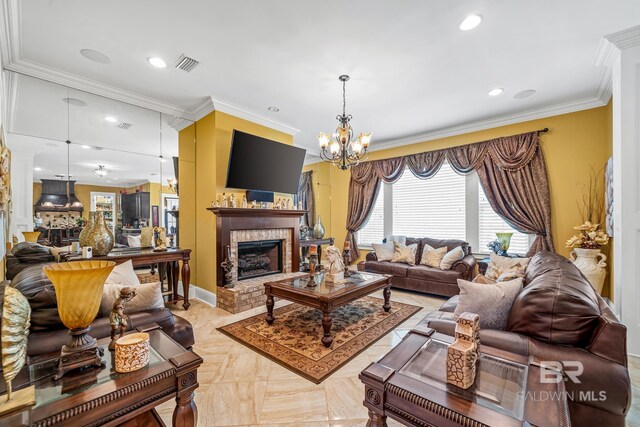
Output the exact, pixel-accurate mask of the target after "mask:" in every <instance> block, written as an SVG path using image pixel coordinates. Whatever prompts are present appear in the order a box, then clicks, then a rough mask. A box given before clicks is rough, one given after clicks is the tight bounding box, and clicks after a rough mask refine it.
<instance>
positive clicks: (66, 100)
mask: <svg viewBox="0 0 640 427" xmlns="http://www.w3.org/2000/svg"><path fill="white" fill-rule="evenodd" d="M62 102H64V103H66V104H70V105H75V106H76V107H86V106H87V103H86V102H84V101H83V100H82V99H78V98H62Z"/></svg>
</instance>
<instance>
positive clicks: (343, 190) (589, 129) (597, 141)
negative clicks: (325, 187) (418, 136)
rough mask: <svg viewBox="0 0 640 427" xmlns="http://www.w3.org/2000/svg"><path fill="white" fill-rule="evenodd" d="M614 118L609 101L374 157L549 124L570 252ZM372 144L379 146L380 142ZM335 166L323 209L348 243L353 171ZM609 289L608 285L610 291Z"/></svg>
mask: <svg viewBox="0 0 640 427" xmlns="http://www.w3.org/2000/svg"><path fill="white" fill-rule="evenodd" d="M611 120H612V119H611V104H609V105H607V106H605V107H600V108H594V109H590V110H585V111H579V112H576V113H570V114H563V115H560V116H554V117H547V118H544V119H539V120H532V121H528V122H523V123H517V124H513V125H507V126H501V127H498V128H493V129H487V130H482V131H478V132H472V133H467V134H464V135H457V136H452V137H448V138H440V139H436V140H432V141H426V142H421V143H417V144H412V145H405V146H402V147H396V148H390V149H385V150H380V151H374V152H372V153H371V154H370V156H369V160H377V159H383V158H390V157H397V156H404V155H408V154H414V153H419V152H423V151H430V150H437V149H442V148H449V147H454V146H457V145H463V144H470V143H474V142H479V141H485V140H488V139H492V138H496V137H499V136H507V135H514V134H518V133H523V132H528V131H533V130H536V129H542V128H545V127H548V128H549V129H550V131H549V132H548V133H543V134H541V141H542V147H543V150H544V154H545V159H546V162H547V170H548V174H549V181H550V190H551V210H552V230H553V239H554V245H555V249H556V251H557V252H559V253H560V254H562V255H564V256H568V255H569V249H568V248H566V247H565V241H566V240H567V239H568V238H569V237H571V236H572V235H573V232H574V230H573V227H574V226H575V225H577V224H578V223H581V222H582V218H580V215H579V212H578V209H577V205H576V202H577V201H578V200H580V198H581V194H582V193H581V192H582V188H583V187H582V186H583V184H585V183H587V182H588V180H589V173H590V170H591V167H592V166H593V167H594V168H595V169H596V170H598V169H600V168H602V167H604V164H605V163H606V161H607V159H608V158H609V157H610V156H611V153H612V133H611V129H612V128H611ZM372 146H373V148H375V140H374V141H373V142H372ZM310 168H313V169H314V170H316V169H317V168H320V170H323V166H318V165H308V166H307V167H306V169H307V170H308V169H310ZM329 169H330V172H329V184H330V186H331V191H330V197H326V196H323V197H321V198H320V201H319V203H321V204H324V205H325V206H323V207H321V209H327V207H326V204H327V203H328V204H329V210H330V212H331V224H332V226H331V232H332V234H333V235H334V237H335V238H336V245H342V242H343V241H344V239H345V237H346V226H345V224H346V216H347V199H348V192H349V179H350V172H348V171H341V170H339V169H338V168H336V167H333V166H331V167H330V168H329ZM321 175H322V174H321ZM322 176H324V175H322ZM321 180H322V179H321ZM474 250H477V248H474ZM365 254H366V252H365V251H361V258H362V259H364V255H365ZM607 290H608V286H607V285H606V284H605V292H607ZM603 294H604V295H607V293H603Z"/></svg>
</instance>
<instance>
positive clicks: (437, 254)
mask: <svg viewBox="0 0 640 427" xmlns="http://www.w3.org/2000/svg"><path fill="white" fill-rule="evenodd" d="M446 253H447V247H446V246H443V247H441V248H438V249H434V248H432V247H431V246H429V245H426V244H425V245H424V248H423V249H422V259H421V260H420V264H422V265H426V266H427V267H433V268H440V263H441V262H442V259H443V258H444V256H445V255H446Z"/></svg>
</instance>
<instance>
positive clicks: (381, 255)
mask: <svg viewBox="0 0 640 427" xmlns="http://www.w3.org/2000/svg"><path fill="white" fill-rule="evenodd" d="M371 246H373V251H374V252H375V254H376V258H377V259H378V261H391V259H392V258H393V242H387V243H373V244H372V245H371Z"/></svg>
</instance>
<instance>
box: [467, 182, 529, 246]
mask: <svg viewBox="0 0 640 427" xmlns="http://www.w3.org/2000/svg"><path fill="white" fill-rule="evenodd" d="M478 194H479V196H480V200H479V211H480V214H479V222H480V224H479V226H480V227H479V229H480V238H479V241H478V245H479V246H478V249H477V251H478V252H489V249H488V248H487V244H488V243H489V242H492V241H494V240H496V233H513V236H512V237H511V244H510V245H509V252H510V253H514V254H520V255H524V254H526V253H527V250H529V246H530V245H529V235H527V234H524V233H520V232H519V231H517V230H515V229H513V228H512V227H511V226H510V225H509V224H507V223H506V222H505V221H504V220H503V219H502V218H501V217H500V215H498V214H497V213H496V212H495V211H494V210H493V208H492V207H491V205H490V204H489V200H487V196H485V194H484V191H483V190H482V186H481V185H480V183H478Z"/></svg>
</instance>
